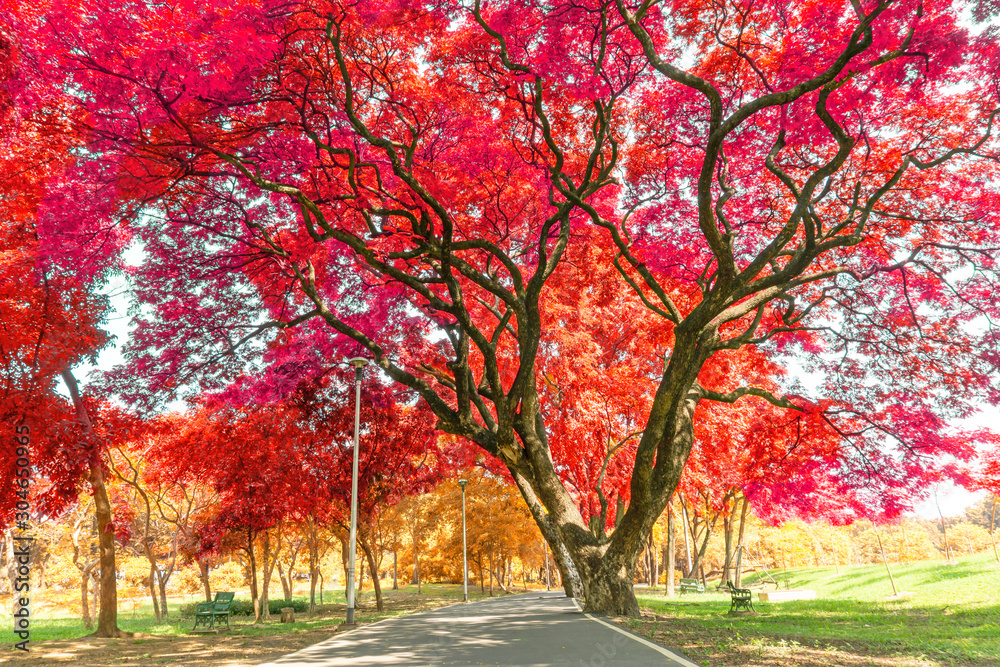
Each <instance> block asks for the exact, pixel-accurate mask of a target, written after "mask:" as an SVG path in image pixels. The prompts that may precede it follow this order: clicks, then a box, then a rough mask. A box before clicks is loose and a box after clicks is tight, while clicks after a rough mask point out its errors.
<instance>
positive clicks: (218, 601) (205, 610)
mask: <svg viewBox="0 0 1000 667" xmlns="http://www.w3.org/2000/svg"><path fill="white" fill-rule="evenodd" d="M235 595H236V594H235V593H216V594H215V599H214V600H212V601H211V602H199V603H198V604H197V605H195V608H194V628H192V629H191V632H214V631H215V628H216V624H218V623H221V621H222V619H225V620H226V629H227V630H228V629H229V614H230V612H231V611H232V609H233V597H234V596H235ZM199 626H201V627H202V629H201V630H198V627H199Z"/></svg>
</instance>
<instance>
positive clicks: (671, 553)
mask: <svg viewBox="0 0 1000 667" xmlns="http://www.w3.org/2000/svg"><path fill="white" fill-rule="evenodd" d="M675 527H676V519H674V508H673V504H672V503H671V504H670V505H667V553H666V557H667V559H666V560H667V565H666V568H667V582H666V587H667V589H666V594H667V597H668V598H672V597H674V571H675V570H676V569H677V562H676V561H677V531H676V529H675Z"/></svg>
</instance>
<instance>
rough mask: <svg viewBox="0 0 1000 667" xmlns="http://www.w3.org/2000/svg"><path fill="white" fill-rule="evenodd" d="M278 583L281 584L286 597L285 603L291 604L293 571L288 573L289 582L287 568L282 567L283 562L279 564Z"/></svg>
mask: <svg viewBox="0 0 1000 667" xmlns="http://www.w3.org/2000/svg"><path fill="white" fill-rule="evenodd" d="M277 567H278V581H280V582H281V593H282V595H284V596H285V602H290V601H291V599H292V571H291V570H289V571H288V580H287V581H286V580H285V568H283V567H282V566H281V562H280V561H279V562H278V565H277Z"/></svg>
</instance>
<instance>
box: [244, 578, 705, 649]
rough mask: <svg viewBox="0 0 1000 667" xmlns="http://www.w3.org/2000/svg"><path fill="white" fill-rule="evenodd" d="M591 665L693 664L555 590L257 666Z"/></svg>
mask: <svg viewBox="0 0 1000 667" xmlns="http://www.w3.org/2000/svg"><path fill="white" fill-rule="evenodd" d="M279 665H280V666H281V667H360V666H361V665H380V666H381V665H394V666H397V665H406V666H407V667H409V666H416V665H518V666H524V667H528V666H533V667H534V666H537V667H540V666H542V665H590V666H591V667H605V666H607V667H611V666H615V667H618V666H621V667H639V666H643V667H646V666H648V665H668V666H670V667H697V666H696V665H695V664H694V663H692V662H690V661H688V660H687V659H685V658H684V657H683V656H682V655H680V654H679V653H676V652H673V651H670V650H668V649H666V648H664V647H662V646H659V645H657V644H654V643H652V642H650V641H647V640H645V639H643V638H641V637H638V636H636V635H634V634H632V633H630V632H627V631H625V630H622V629H621V628H619V627H618V626H616V625H613V624H611V623H609V622H607V621H605V620H604V619H601V618H597V617H594V616H591V615H590V614H584V613H583V612H582V611H580V608H579V607H578V606H577V605H576V602H575V601H574V600H573V599H572V598H567V597H566V596H565V595H563V594H562V592H558V593H557V592H552V593H538V592H534V593H525V594H523V595H512V596H508V597H503V598H495V599H490V600H482V601H479V602H470V603H468V604H455V605H451V606H450V607H443V608H441V609H436V610H434V611H427V612H422V613H419V614H410V615H408V616H401V617H398V618H391V619H387V620H384V621H380V622H378V623H373V624H371V625H365V626H362V627H359V628H358V629H356V630H351V631H350V632H347V633H342V634H339V635H337V636H335V637H331V638H330V639H328V640H326V641H324V642H320V643H319V644H314V645H312V646H310V647H308V648H305V649H303V650H301V651H297V652H295V653H291V654H289V655H286V656H283V657H281V658H279V659H278V660H275V661H273V662H269V663H266V664H264V665H260V666H259V667H278V666H279Z"/></svg>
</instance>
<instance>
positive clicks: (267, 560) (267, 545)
mask: <svg viewBox="0 0 1000 667" xmlns="http://www.w3.org/2000/svg"><path fill="white" fill-rule="evenodd" d="M279 553H281V533H280V532H279V533H278V536H277V539H276V540H275V541H274V549H273V550H272V549H271V531H270V530H265V531H264V568H263V569H264V571H263V575H264V582H263V585H262V586H261V590H260V599H261V603H260V616H261V619H262V620H265V621H266V620H268V619H270V618H271V595H270V591H271V575H272V574H274V566H275V565H276V564H277V562H278V554H279Z"/></svg>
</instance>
